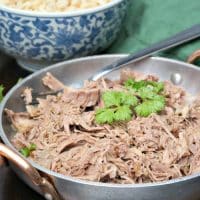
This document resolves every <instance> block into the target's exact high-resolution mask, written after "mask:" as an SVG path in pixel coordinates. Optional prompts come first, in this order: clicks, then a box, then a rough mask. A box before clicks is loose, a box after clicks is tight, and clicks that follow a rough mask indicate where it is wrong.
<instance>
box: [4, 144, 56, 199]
mask: <svg viewBox="0 0 200 200" xmlns="http://www.w3.org/2000/svg"><path fill="white" fill-rule="evenodd" d="M0 156H3V157H5V158H6V159H8V160H9V161H11V162H13V163H14V164H15V165H16V166H17V167H18V168H19V169H20V170H21V171H22V172H24V173H25V174H26V175H27V176H28V178H29V179H30V180H31V181H32V183H33V184H34V185H35V186H37V187H38V188H39V189H40V190H41V191H42V193H43V195H44V197H46V199H48V200H49V199H51V200H60V196H59V195H58V193H57V191H56V189H55V188H54V186H53V185H52V184H51V183H50V182H49V181H48V180H47V179H45V178H44V177H42V176H41V175H40V174H39V172H38V171H37V170H36V169H35V168H34V167H32V166H31V165H30V164H29V163H28V162H27V161H26V160H25V159H24V158H23V157H22V156H20V155H18V154H16V153H15V152H14V151H13V150H11V149H10V148H9V147H7V146H5V145H4V144H2V143H0Z"/></svg>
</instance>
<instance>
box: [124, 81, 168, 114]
mask: <svg viewBox="0 0 200 200" xmlns="http://www.w3.org/2000/svg"><path fill="white" fill-rule="evenodd" d="M124 85H125V87H126V88H127V89H129V90H134V92H135V94H136V95H137V96H138V98H140V104H139V105H137V106H136V107H135V112H136V114H137V115H138V116H141V117H148V116H149V115H150V114H152V113H157V112H160V111H161V110H162V109H163V108H164V107H165V98H164V96H163V95H162V91H163V90H164V83H163V82H155V81H145V80H142V81H135V80H133V79H129V80H127V81H126V82H125V84H124Z"/></svg>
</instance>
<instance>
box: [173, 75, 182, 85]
mask: <svg viewBox="0 0 200 200" xmlns="http://www.w3.org/2000/svg"><path fill="white" fill-rule="evenodd" d="M170 80H171V82H172V83H173V84H174V85H180V84H181V82H182V81H183V79H182V76H181V74H179V73H172V74H171V77H170Z"/></svg>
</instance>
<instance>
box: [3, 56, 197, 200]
mask: <svg viewBox="0 0 200 200" xmlns="http://www.w3.org/2000/svg"><path fill="white" fill-rule="evenodd" d="M123 56H126V55H105V56H93V57H87V58H81V59H76V60H72V61H68V62H62V63H59V64H56V65H54V66H51V67H49V68H45V69H43V70H41V71H38V72H36V73H34V74H32V75H30V76H29V77H27V78H25V79H24V80H23V81H21V82H20V83H18V84H17V85H16V86H15V87H13V88H12V89H11V90H10V91H9V93H8V94H7V95H6V97H5V98H4V100H3V102H2V104H1V107H0V135H1V138H2V140H3V142H4V143H5V145H6V146H5V145H3V144H0V155H2V156H3V157H5V158H6V159H7V160H9V163H10V165H11V167H12V168H13V170H14V171H15V172H16V173H17V174H18V175H19V177H20V178H21V179H22V180H24V181H25V182H26V183H27V184H28V185H29V186H30V187H32V188H33V189H34V190H36V191H37V192H38V193H40V194H41V195H43V196H44V197H45V198H46V199H49V200H52V199H54V200H59V199H64V200H122V199H123V200H148V199H149V200H152V199H153V200H161V199H162V200H169V199H170V200H177V199H179V200H188V199H190V200H192V199H193V200H195V199H199V197H200V189H199V188H200V173H199V174H195V175H192V176H187V177H183V178H179V179H173V180H170V181H166V182H159V183H148V184H126V185H120V184H108V183H97V182H89V181H82V180H78V179H75V178H72V177H67V176H64V175H61V174H58V173H55V172H53V171H50V170H48V169H45V168H43V167H42V166H39V165H38V164H36V163H34V162H32V161H30V160H28V159H24V158H22V157H21V156H20V155H19V153H18V152H17V151H16V149H15V148H14V147H13V145H12V144H11V142H10V141H11V138H12V136H13V135H14V134H15V133H14V131H13V129H12V127H11V125H10V123H9V122H8V120H7V118H6V117H5V116H4V112H3V111H4V109H5V108H9V109H12V110H14V111H16V112H20V111H24V109H25V108H24V102H23V101H22V99H21V98H20V93H21V92H22V90H23V89H24V88H25V87H26V86H28V87H32V88H33V89H34V90H35V91H38V92H41V91H45V87H44V86H43V85H42V84H41V78H42V77H43V76H44V75H45V74H46V72H47V71H49V72H51V73H52V74H53V75H55V76H56V77H57V78H58V79H60V80H61V81H62V82H64V83H65V84H66V85H73V86H76V82H78V81H79V80H83V79H87V78H88V77H90V76H91V74H92V73H94V72H95V71H97V70H98V69H99V68H100V67H102V66H104V65H106V64H109V63H111V62H112V61H114V60H116V59H119V58H122V57H123ZM194 57H196V56H194V55H193V57H191V58H190V60H193V59H194ZM127 67H129V68H132V69H134V70H137V71H141V72H144V73H151V74H152V73H153V74H156V75H158V76H159V77H160V78H161V79H163V80H167V79H170V78H171V77H172V76H173V75H174V74H177V73H178V74H179V75H181V77H182V82H181V86H183V87H184V88H185V89H186V90H188V91H189V92H191V93H192V94H196V93H198V92H200V84H199V82H200V68H197V67H195V66H194V65H191V64H187V63H184V62H179V61H175V60H170V59H166V58H159V57H151V58H148V59H146V60H143V61H141V62H138V63H135V64H130V65H128V66H127ZM118 76H119V71H115V72H112V73H111V74H109V75H108V77H109V78H111V79H113V77H114V78H117V77H118Z"/></svg>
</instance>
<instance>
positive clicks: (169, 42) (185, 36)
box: [31, 24, 200, 104]
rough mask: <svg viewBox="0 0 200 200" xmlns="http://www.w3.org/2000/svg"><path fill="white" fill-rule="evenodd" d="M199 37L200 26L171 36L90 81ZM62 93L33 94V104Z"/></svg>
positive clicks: (177, 80) (176, 82) (98, 74)
mask: <svg viewBox="0 0 200 200" xmlns="http://www.w3.org/2000/svg"><path fill="white" fill-rule="evenodd" d="M199 37H200V24H196V25H194V26H192V27H190V28H188V29H186V30H184V31H181V32H179V33H178V34H176V35H174V36H171V37H169V38H167V39H165V40H162V41H160V42H158V43H155V44H153V45H151V46H149V47H148V48H146V49H143V50H140V51H138V52H136V53H134V54H130V55H129V56H126V57H125V58H121V59H119V60H117V61H115V62H113V63H111V64H110V65H107V66H105V67H103V68H101V69H100V70H98V71H97V72H96V73H95V74H93V75H92V76H90V77H89V78H88V80H90V81H96V80H97V79H99V78H101V77H103V76H105V75H107V74H109V73H111V72H112V71H115V70H117V69H120V68H122V67H125V66H126V64H129V63H133V62H136V61H139V60H142V59H144V58H147V57H149V56H151V55H153V54H155V53H158V52H160V51H164V50H167V49H170V48H173V47H176V46H178V45H181V44H184V43H186V42H189V41H191V40H194V39H197V38H199ZM180 81H181V78H180V77H179V74H175V76H174V77H172V82H173V83H174V84H178V83H179V82H180ZM82 86H83V80H79V81H77V82H76V83H75V84H73V87H75V88H80V87H82ZM61 91H62V90H58V91H53V92H47V93H46V92H44V93H35V94H32V95H33V101H32V103H31V104H37V103H38V101H37V97H44V96H46V95H56V94H57V93H59V92H61Z"/></svg>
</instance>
